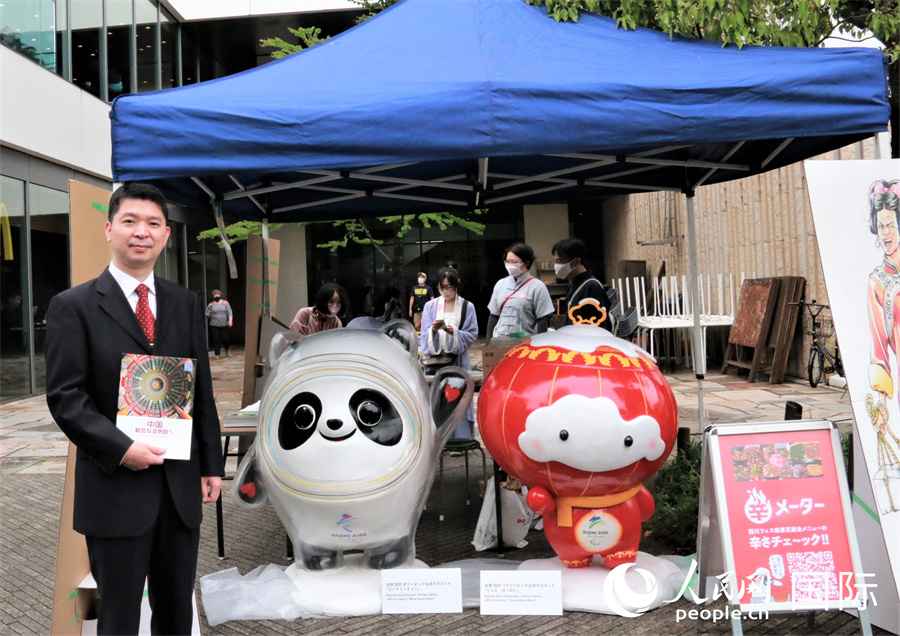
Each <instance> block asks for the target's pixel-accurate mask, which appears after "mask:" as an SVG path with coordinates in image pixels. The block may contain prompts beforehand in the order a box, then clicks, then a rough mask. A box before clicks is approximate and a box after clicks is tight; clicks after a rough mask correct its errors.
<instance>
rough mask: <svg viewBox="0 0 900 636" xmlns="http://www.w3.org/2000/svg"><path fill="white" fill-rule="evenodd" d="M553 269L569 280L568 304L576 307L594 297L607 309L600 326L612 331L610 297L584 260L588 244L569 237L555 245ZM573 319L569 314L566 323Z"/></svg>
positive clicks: (558, 275)
mask: <svg viewBox="0 0 900 636" xmlns="http://www.w3.org/2000/svg"><path fill="white" fill-rule="evenodd" d="M552 253H553V269H554V270H555V271H556V277H557V278H561V279H563V280H566V281H568V282H569V288H568V289H567V290H566V306H567V307H574V306H575V305H577V304H578V303H580V302H581V301H583V300H584V299H585V298H593V299H594V300H596V301H597V302H598V303H599V304H600V306H601V307H602V308H603V309H605V310H606V320H604V321H603V322H602V323H600V326H601V327H603V328H604V329H606V330H607V331H612V321H611V320H610V318H609V311H610V305H609V297H608V296H607V295H606V289H605V288H604V287H603V284H602V283H601V282H600V281H599V280H597V279H596V278H595V277H594V274H593V273H592V272H591V270H589V269H588V268H587V267H585V266H584V262H585V260H586V259H587V245H585V243H584V241H582V240H581V239H577V238H567V239H563V240H561V241H559V242H558V243H557V244H556V245H554V246H553V250H552ZM571 323H572V321H571V319H570V318H569V316H568V314H567V315H566V318H565V324H567V325H568V324H571Z"/></svg>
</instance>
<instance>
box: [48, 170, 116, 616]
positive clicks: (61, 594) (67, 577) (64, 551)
mask: <svg viewBox="0 0 900 636" xmlns="http://www.w3.org/2000/svg"><path fill="white" fill-rule="evenodd" d="M110 197H112V192H110V191H109V190H104V189H102V188H98V187H96V186H92V185H89V184H87V183H81V182H79V181H69V219H68V220H69V241H70V244H71V254H72V263H71V268H70V270H69V272H70V283H71V285H72V286H75V285H79V284H81V283H84V282H87V281H89V280H91V279H93V278H96V277H97V276H99V275H100V273H101V272H102V271H103V270H104V268H106V266H107V265H109V262H110V261H111V260H112V252H111V250H110V249H109V245H108V244H107V242H106V234H105V233H104V230H103V229H104V227H105V226H106V219H107V210H108V208H109V199H110ZM74 509H75V445H74V444H72V443H71V442H70V443H69V453H68V458H67V460H66V481H65V487H64V489H63V501H62V507H61V509H60V514H59V535H58V538H57V541H56V577H55V579H54V581H53V617H52V619H51V621H52V622H51V627H50V633H52V634H80V633H81V625H82V619H83V615H82V614H81V613H80V612H79V609H80V607H79V605H78V596H77V591H78V585H79V584H80V583H81V581H82V580H84V577H85V576H87V574H88V573H89V572H90V571H91V566H90V563H88V554H87V544H86V543H85V541H84V536H82V535H80V534H78V533H77V532H75V530H73V529H72V519H73V511H74Z"/></svg>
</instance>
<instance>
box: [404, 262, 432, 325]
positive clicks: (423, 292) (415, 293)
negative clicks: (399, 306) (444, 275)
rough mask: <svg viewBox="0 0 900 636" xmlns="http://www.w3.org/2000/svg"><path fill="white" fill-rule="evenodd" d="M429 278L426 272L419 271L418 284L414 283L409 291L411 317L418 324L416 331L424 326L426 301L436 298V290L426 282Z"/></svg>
mask: <svg viewBox="0 0 900 636" xmlns="http://www.w3.org/2000/svg"><path fill="white" fill-rule="evenodd" d="M427 280H428V276H427V275H426V274H425V272H419V274H418V285H414V286H413V288H412V289H411V290H410V292H409V317H410V319H411V320H412V322H413V324H414V325H415V326H416V331H418V330H419V327H421V326H422V309H423V308H424V307H425V303H427V302H428V301H429V300H431V299H432V298H434V290H433V289H432V288H431V287H430V286H429V285H426V284H425V281H427Z"/></svg>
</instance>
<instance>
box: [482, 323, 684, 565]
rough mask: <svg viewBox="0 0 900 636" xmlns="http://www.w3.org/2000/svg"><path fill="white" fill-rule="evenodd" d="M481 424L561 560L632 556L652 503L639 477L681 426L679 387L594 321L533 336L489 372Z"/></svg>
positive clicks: (657, 462)
mask: <svg viewBox="0 0 900 636" xmlns="http://www.w3.org/2000/svg"><path fill="white" fill-rule="evenodd" d="M576 315H577V314H576ZM478 422H479V426H480V427H481V432H482V437H483V439H484V442H485V445H486V446H487V448H488V450H489V451H490V453H491V455H492V456H493V457H494V458H495V459H496V460H497V462H498V463H499V464H500V465H501V466H502V467H503V469H504V470H505V471H506V472H508V473H509V474H510V475H512V476H514V477H515V478H517V479H518V480H519V481H521V482H522V483H524V484H525V485H527V486H528V487H529V492H528V499H527V501H528V505H529V507H531V509H532V510H534V511H535V512H536V513H538V514H541V515H543V516H544V532H545V533H546V535H547V539H548V540H549V542H550V545H551V546H552V547H553V549H554V550H555V552H556V554H557V555H558V556H559V558H560V559H561V560H562V561H563V563H565V564H566V565H567V566H568V567H570V568H581V567H586V566H588V565H590V564H591V562H592V561H593V559H594V556H596V555H600V556H601V557H602V558H603V561H604V564H605V565H606V567H608V568H610V569H612V568H614V567H616V566H617V565H620V564H623V563H634V562H635V560H636V559H637V553H638V546H639V543H640V536H641V522H643V521H647V520H648V519H649V518H650V517H651V516H652V515H653V510H654V507H655V506H654V502H653V497H652V495H651V494H650V492H649V491H648V490H647V489H646V488H645V487H644V486H643V485H642V484H643V482H644V481H645V480H646V479H648V478H649V477H651V476H652V475H653V474H654V473H656V471H657V470H658V469H659V467H660V466H662V464H663V463H664V462H665V460H666V458H667V457H668V456H669V453H670V452H671V450H672V446H673V445H674V443H675V436H676V433H677V429H678V410H677V407H676V404H675V396H674V394H673V393H672V390H671V388H670V387H669V384H668V382H667V381H666V379H665V377H663V374H662V373H661V372H660V371H659V368H658V367H657V365H656V363H655V361H654V360H653V358H651V357H650V355H649V354H647V352H645V351H644V350H643V349H641V348H640V347H637V346H635V345H633V344H631V343H630V342H627V341H625V340H621V339H619V338H616V337H615V336H613V335H612V334H610V333H609V332H608V331H606V330H605V329H602V328H600V327H596V326H592V325H590V324H575V325H571V326H568V327H563V328H562V329H560V330H558V331H555V332H548V333H543V334H538V335H536V336H534V337H532V338H531V340H530V341H526V342H525V343H524V344H522V345H520V346H518V347H516V348H515V349H512V350H511V351H509V352H508V353H507V354H506V356H505V357H504V359H503V360H502V361H501V362H500V363H499V364H498V365H497V366H496V367H495V368H494V370H493V371H492V372H491V374H490V375H489V376H488V378H487V380H486V381H485V385H484V387H483V388H482V391H481V396H480V398H479V402H478Z"/></svg>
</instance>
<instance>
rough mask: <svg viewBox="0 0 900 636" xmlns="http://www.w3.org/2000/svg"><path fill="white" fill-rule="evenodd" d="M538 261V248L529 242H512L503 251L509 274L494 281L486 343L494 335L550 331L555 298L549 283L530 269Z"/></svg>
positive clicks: (504, 335) (510, 335)
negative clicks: (548, 327) (544, 281)
mask: <svg viewBox="0 0 900 636" xmlns="http://www.w3.org/2000/svg"><path fill="white" fill-rule="evenodd" d="M533 263H534V250H533V249H531V247H530V246H528V245H526V244H525V243H514V244H513V245H510V246H509V247H508V248H507V249H506V251H505V252H504V254H503V266H504V267H505V268H506V272H507V273H508V274H509V276H507V277H506V278H501V279H500V280H498V281H497V284H496V285H494V292H493V293H492V294H491V301H490V302H489V303H488V311H490V312H491V314H490V316H488V323H487V331H486V333H485V344H488V343H489V342H490V341H491V339H492V338H510V337H512V338H515V337H521V336H533V335H534V334H536V333H543V332H544V331H547V326H548V324H549V321H550V316H551V315H552V314H553V301H552V300H550V292H549V291H547V286H546V285H545V284H544V283H543V282H541V281H540V280H539V279H537V278H535V277H534V276H532V275H531V274H530V273H529V272H528V270H530V269H531V265H532V264H533Z"/></svg>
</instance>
